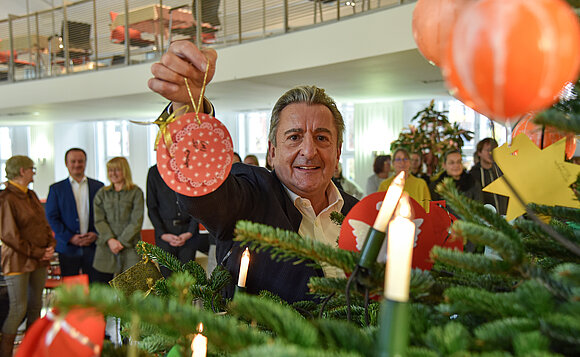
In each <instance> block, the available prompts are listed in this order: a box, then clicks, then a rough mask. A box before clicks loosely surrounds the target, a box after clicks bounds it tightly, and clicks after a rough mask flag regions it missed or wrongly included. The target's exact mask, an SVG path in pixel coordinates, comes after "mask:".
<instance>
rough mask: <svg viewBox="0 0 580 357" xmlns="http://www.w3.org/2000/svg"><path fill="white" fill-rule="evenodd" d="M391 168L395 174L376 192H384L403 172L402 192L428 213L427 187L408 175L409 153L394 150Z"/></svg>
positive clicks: (428, 198) (428, 197) (401, 149)
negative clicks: (403, 185) (403, 183)
mask: <svg viewBox="0 0 580 357" xmlns="http://www.w3.org/2000/svg"><path fill="white" fill-rule="evenodd" d="M393 167H394V169H395V174H394V175H393V176H391V177H389V178H388V179H386V180H384V181H383V182H381V184H380V185H379V189H378V191H377V192H383V191H386V190H387V189H388V188H389V186H390V185H391V182H393V179H394V178H395V177H396V176H397V175H398V174H399V172H401V171H405V187H404V188H403V190H404V191H405V192H407V193H408V194H409V196H411V198H413V199H414V200H415V201H417V202H418V203H419V204H420V205H421V206H423V208H424V209H425V211H427V212H429V201H431V193H429V187H428V186H427V184H426V183H425V181H424V180H422V179H420V178H417V177H415V176H413V175H410V174H409V172H410V168H411V161H410V155H409V152H408V151H407V150H406V149H403V148H398V149H397V150H395V154H394V155H393Z"/></svg>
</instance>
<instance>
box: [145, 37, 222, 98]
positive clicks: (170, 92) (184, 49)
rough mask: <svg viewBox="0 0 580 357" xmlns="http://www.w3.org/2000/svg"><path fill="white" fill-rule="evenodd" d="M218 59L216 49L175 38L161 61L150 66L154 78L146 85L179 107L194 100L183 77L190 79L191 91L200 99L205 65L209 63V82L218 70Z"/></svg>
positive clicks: (207, 80) (194, 96)
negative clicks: (216, 69) (200, 46)
mask: <svg viewBox="0 0 580 357" xmlns="http://www.w3.org/2000/svg"><path fill="white" fill-rule="evenodd" d="M216 60H217V52H216V51H215V50H214V49H212V48H202V49H199V48H197V47H196V46H195V45H194V44H193V43H191V42H189V41H186V40H181V41H175V42H173V43H171V45H170V46H169V49H168V50H167V52H166V53H165V54H164V55H163V56H162V57H161V61H160V62H157V63H154V64H153V65H152V66H151V73H152V74H153V78H151V79H149V82H148V83H147V84H148V86H149V88H150V89H151V90H152V91H154V92H156V93H159V94H161V95H162V96H163V97H165V98H166V99H168V100H170V101H172V102H174V108H180V107H181V106H183V105H185V104H190V103H191V100H190V98H189V94H188V92H187V87H186V86H185V81H184V78H187V79H188V84H189V88H190V90H191V94H192V96H193V98H194V100H197V99H198V98H199V95H200V93H201V88H202V86H203V80H204V76H205V70H206V66H207V64H208V63H209V67H208V73H207V79H206V84H207V83H209V82H210V81H211V80H212V78H213V75H214V73H215V66H216ZM190 107H191V105H190ZM202 109H203V108H202ZM190 110H192V109H190Z"/></svg>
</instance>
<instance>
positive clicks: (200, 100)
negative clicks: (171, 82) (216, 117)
mask: <svg viewBox="0 0 580 357" xmlns="http://www.w3.org/2000/svg"><path fill="white" fill-rule="evenodd" d="M208 70H209V61H207V62H206V65H205V73H204V75H203V83H202V84H201V92H200V93H199V98H198V101H197V105H195V100H194V99H193V95H192V94H191V90H190V89H189V83H188V82H187V77H183V80H184V81H185V88H187V94H189V99H190V100H191V105H193V110H195V118H196V119H197V123H198V124H201V120H200V119H199V111H200V110H202V108H203V96H204V94H205V85H206V83H207V72H208Z"/></svg>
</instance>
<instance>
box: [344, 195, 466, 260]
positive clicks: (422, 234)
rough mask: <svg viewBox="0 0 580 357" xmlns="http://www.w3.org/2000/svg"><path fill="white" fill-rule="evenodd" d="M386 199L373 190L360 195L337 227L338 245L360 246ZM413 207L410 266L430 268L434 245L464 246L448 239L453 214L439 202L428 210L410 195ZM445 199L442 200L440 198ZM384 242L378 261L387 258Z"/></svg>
mask: <svg viewBox="0 0 580 357" xmlns="http://www.w3.org/2000/svg"><path fill="white" fill-rule="evenodd" d="M384 199H385V192H376V193H373V194H370V195H368V196H366V197H365V198H363V199H362V200H361V201H360V202H359V203H357V204H356V205H355V206H354V207H353V208H352V209H351V210H350V211H349V213H348V214H347V215H346V217H345V218H344V221H343V222H342V226H341V228H340V236H339V238H338V247H339V248H341V249H345V250H350V251H357V252H360V251H361V250H362V247H363V244H364V241H365V240H366V236H367V233H368V231H369V229H370V228H371V227H372V225H373V223H374V222H375V219H376V217H377V215H378V213H379V209H380V206H381V204H382V202H383V200H384ZM409 201H410V202H411V206H412V207H413V223H415V244H414V248H413V261H412V266H413V268H419V269H423V270H427V269H431V267H432V266H433V262H432V261H431V260H430V257H429V252H430V251H431V249H432V248H433V246H435V245H439V246H445V247H449V248H454V249H459V250H463V242H461V241H452V240H451V239H449V236H448V231H449V226H450V225H451V223H452V222H453V221H454V220H455V217H453V216H452V215H449V214H448V213H447V211H445V210H444V209H443V208H441V207H440V206H438V205H436V204H435V202H432V204H431V206H430V211H429V213H427V212H425V209H423V207H422V206H421V205H420V204H419V203H417V201H415V200H414V199H412V198H411V197H409ZM443 203H444V202H443ZM386 256H387V246H386V242H385V243H383V245H382V247H381V250H380V253H379V255H378V257H377V261H378V262H379V263H384V262H386V258H387V257H386Z"/></svg>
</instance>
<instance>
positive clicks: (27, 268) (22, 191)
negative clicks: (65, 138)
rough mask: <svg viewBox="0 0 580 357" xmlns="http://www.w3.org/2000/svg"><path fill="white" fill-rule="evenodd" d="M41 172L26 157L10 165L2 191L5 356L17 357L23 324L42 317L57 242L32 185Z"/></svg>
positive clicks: (0, 349)
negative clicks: (16, 343) (16, 341)
mask: <svg viewBox="0 0 580 357" xmlns="http://www.w3.org/2000/svg"><path fill="white" fill-rule="evenodd" d="M35 174H36V169H35V168H34V162H33V161H32V160H31V159H30V158H29V157H27V156H21V155H16V156H12V157H11V158H10V159H8V160H7V161H6V178H8V182H7V183H6V189H5V190H3V191H1V192H0V238H1V239H2V273H3V274H4V280H5V281H6V286H7V290H8V297H9V299H10V302H9V306H10V308H9V312H8V316H7V317H6V320H5V321H4V325H3V326H2V340H1V342H0V357H7V356H12V348H13V346H14V338H15V337H16V333H17V331H18V326H20V323H21V322H22V320H23V319H24V317H26V326H27V328H28V327H30V326H31V325H32V323H33V322H34V321H36V320H37V319H38V318H39V317H40V310H41V309H42V290H43V289H44V284H45V283H46V276H47V266H48V265H49V263H50V258H52V255H53V254H54V247H55V246H56V240H55V239H54V238H53V236H52V230H51V229H50V226H49V224H48V221H47V220H46V216H45V213H44V208H43V207H42V204H41V203H40V201H39V200H38V197H37V196H36V194H35V193H34V191H32V190H29V189H28V185H29V184H30V183H31V182H33V181H34V175H35Z"/></svg>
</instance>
